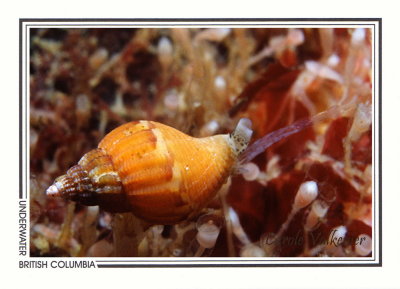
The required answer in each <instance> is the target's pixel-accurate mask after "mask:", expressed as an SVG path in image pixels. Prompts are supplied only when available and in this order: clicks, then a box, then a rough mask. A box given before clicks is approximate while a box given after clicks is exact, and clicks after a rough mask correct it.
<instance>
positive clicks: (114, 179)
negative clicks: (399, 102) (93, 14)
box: [29, 28, 374, 257]
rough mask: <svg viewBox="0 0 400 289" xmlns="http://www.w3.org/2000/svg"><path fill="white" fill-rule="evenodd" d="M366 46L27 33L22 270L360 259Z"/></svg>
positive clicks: (364, 219) (365, 221)
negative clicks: (42, 265)
mask: <svg viewBox="0 0 400 289" xmlns="http://www.w3.org/2000/svg"><path fill="white" fill-rule="evenodd" d="M371 37H372V36H371V31H370V30H368V29H363V28H356V29H355V28H348V29H347V28H296V29H292V28H190V29H189V28H173V29H170V28H157V29H156V28H135V29H133V28H132V29H131V28H101V29H100V28H93V29H73V28H70V29H62V28H46V29H44V28H41V29H31V30H30V64H29V65H30V148H29V149H30V221H31V228H30V230H31V240H30V241H31V242H30V246H31V247H30V253H31V256H74V257H78V256H93V257H106V256H121V257H122V256H142V257H147V256H149V257H155V256H161V257H200V256H204V257H273V256H276V257H287V256H293V257H296V256H299V257H300V256H303V257H306V256H321V257H327V256H335V257H341V256H346V257H356V256H371V254H372V227H373V221H372V199H373V194H374V192H373V189H372V172H373V167H372V139H373V133H372V126H373V122H372V109H371V106H372V85H373V84H372V69H371V66H372V56H371V54H372V48H371V45H372V43H371V42H372V39H371ZM321 116H323V117H321ZM240 119H242V122H240V121H239V120H240ZM243 119H248V120H250V121H251V124H250V122H247V121H246V120H243ZM139 120H143V121H142V122H137V121H139ZM304 120H306V122H304ZM132 121H133V122H132ZM307 121H308V122H307ZM130 122H132V123H130ZM127 123H130V124H127ZM238 123H239V124H240V125H238ZM306 123H307V124H306ZM122 125H124V126H122ZM121 126H122V128H126V130H122V129H121ZM237 127H239V128H240V129H239V130H238V129H237ZM250 127H251V130H252V132H251V133H249V132H248V130H247V129H250ZM293 127H296V128H299V132H297V131H296V133H293V134H290V133H286V132H287V131H293ZM116 128H117V130H115V131H113V130H114V129H116ZM172 128H173V129H172ZM175 129H176V130H175ZM177 131H180V132H177ZM110 132H111V133H110ZM235 132H236V134H235ZM109 133H110V135H108V134H109ZM183 135H185V137H184V136H183ZM216 135H223V137H214V136H216ZM267 135H268V137H265V136H267ZM186 137H187V138H186ZM192 137H193V138H192ZM183 139H185V142H186V139H187V141H190V144H188V145H186V144H185V145H183V142H184V141H183ZM160 140H162V141H160ZM204 140H212V141H211V142H206V141H204ZM249 140H250V143H249V144H248V147H247V143H248V141H249ZM132 141H133V142H135V146H133V145H132ZM128 142H129V143H128ZM118 146H121V147H122V149H123V150H122V149H120V148H118ZM246 148H247V150H246ZM131 150H132V151H131ZM88 152H89V154H91V156H90V158H89V157H88V155H86V156H87V157H83V156H85V154H87V153H88ZM93 152H95V153H96V154H94V153H93ZM104 152H106V154H104ZM160 152H162V153H163V154H161V153H160ZM166 152H168V154H167V153H166ZM133 153H135V154H136V155H135V157H133V155H132V154H133ZM108 155H110V156H112V158H108ZM144 155H145V156H150V155H151V158H148V159H146V161H144V162H142V163H141V162H140V160H142V157H143V156H144ZM93 156H95V157H93ZM82 157H83V158H82ZM81 158H82V159H81ZM88 159H89V160H92V159H95V160H96V161H94V162H91V163H90V162H88V161H87V160H88ZM80 160H81V161H80ZM130 160H132V161H131V162H130V163H129V161H130ZM133 160H134V161H133ZM128 163H129V165H128ZM77 164H79V166H80V168H78V167H77V166H75V165H77ZM95 164H96V165H97V164H100V165H99V166H100V167H101V170H100V169H99V170H97V171H93V174H92V175H90V171H91V170H92V169H93V168H94V167H95ZM160 164H162V166H163V169H162V170H161V169H158V168H159V167H160V166H161V165H160ZM174 164H175V166H174ZM73 166H75V167H73ZM118 166H120V167H121V169H119V168H117V167H118ZM71 167H73V168H75V169H71V170H70V171H69V172H70V173H71V175H72V176H74V177H72V178H69V179H68V181H65V180H63V183H62V184H63V185H64V184H72V185H71V186H72V187H74V186H75V187H74V188H75V189H76V192H80V191H79V190H81V191H82V190H83V189H81V188H83V185H85V186H84V188H85V189H84V191H85V192H87V191H89V190H92V191H95V190H97V189H99V188H100V189H101V190H106V191H107V192H113V193H114V195H118V196H121V194H122V193H123V194H125V193H127V192H128V191H129V190H130V189H128V187H129V188H131V189H132V190H134V191H135V192H136V193H135V194H136V195H134V196H133V197H132V196H130V198H132V199H134V200H133V201H130V204H132V205H130V206H128V207H127V204H128V202H127V201H126V200H125V199H124V198H125V195H124V196H123V197H121V198H122V201H121V199H119V200H116V199H115V198H112V199H111V200H109V199H106V200H105V201H104V200H101V201H99V200H98V199H96V200H95V201H96V202H94V199H93V198H94V197H93V196H96V198H98V196H97V195H85V196H84V197H83V196H82V195H79V194H77V193H76V192H75V191H74V194H75V195H73V194H72V193H71V194H70V195H69V197H68V198H67V197H64V198H62V197H61V190H62V189H63V188H62V187H61V185H60V184H61V182H59V183H58V184H57V183H54V180H55V179H56V178H57V177H59V176H61V175H64V174H66V172H67V171H68V170H69V169H70V168H71ZM82 167H83V168H84V170H81V168H82ZM89 167H90V169H88V168H89ZM209 167H212V168H215V170H214V169H209ZM78 169H79V170H78ZM220 169H221V170H220ZM222 169H223V171H222ZM130 170H132V171H133V172H134V173H135V174H136V175H135V177H132V175H131V172H130ZM128 171H129V172H128ZM115 172H116V173H115ZM88 175H89V176H88ZM101 177H106V178H104V180H103V181H102V180H101ZM79 178H80V179H79ZM88 178H90V179H91V180H95V181H93V182H92V181H90V182H89V181H88ZM78 179H79V180H81V181H80V182H78V181H77V180H78ZM58 180H60V179H58ZM166 181H168V186H163V182H166ZM78 183H79V186H78V185H77V184H78ZM198 183H199V184H200V183H201V184H204V186H203V185H201V186H200V185H196V184H198ZM52 184H53V186H52ZM99 184H100V185H99ZM109 184H112V185H115V187H113V188H112V189H110V188H109V187H107V185H109ZM155 185H158V186H163V187H162V188H163V189H165V190H164V191H165V192H166V193H162V194H161V193H160V191H155V190H153V189H152V188H154V187H155ZM182 186H185V188H186V189H185V190H183V189H182ZM78 188H79V189H78ZM158 188H159V187H158ZM46 190H47V193H48V195H46ZM71 190H72V189H71ZM164 191H163V192H164ZM172 191H173V192H174V194H172V193H171V192H172ZM69 192H72V191H69ZM148 192H152V194H153V195H151V194H149V193H148ZM177 192H178V193H177ZM156 193H158V194H159V195H157V194H156ZM146 194H147V195H146ZM49 195H57V196H58V197H52V196H49ZM72 195H73V196H72ZM71 196H72V197H71ZM154 196H156V197H154ZM160 198H164V199H162V200H160ZM68 199H69V200H68ZM70 200H74V201H78V202H73V201H70ZM85 203H86V204H90V205H97V204H100V206H85ZM171 216H172V217H171Z"/></svg>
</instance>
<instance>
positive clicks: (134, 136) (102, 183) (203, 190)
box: [47, 121, 237, 224]
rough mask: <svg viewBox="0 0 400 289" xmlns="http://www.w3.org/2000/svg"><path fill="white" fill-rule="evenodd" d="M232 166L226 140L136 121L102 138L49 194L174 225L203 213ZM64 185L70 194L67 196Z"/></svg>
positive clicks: (232, 150) (232, 156)
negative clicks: (70, 189)
mask: <svg viewBox="0 0 400 289" xmlns="http://www.w3.org/2000/svg"><path fill="white" fill-rule="evenodd" d="M236 160H237V151H235V148H234V147H232V138H231V137H230V135H228V134H227V135H215V136H211V137H206V138H194V137H191V136H188V135H186V134H184V133H182V132H180V131H178V130H176V129H174V128H171V127H169V126H166V125H163V124H161V123H157V122H152V121H134V122H130V123H127V124H124V125H122V126H120V127H118V128H116V129H114V130H113V131H111V132H110V133H109V134H108V135H106V136H105V137H104V138H103V140H102V141H101V142H100V143H99V145H98V148H97V149H95V150H92V151H90V152H88V153H87V154H86V155H85V156H83V157H82V159H81V160H80V161H79V163H78V165H77V166H75V167H72V168H71V169H70V170H69V171H68V172H67V174H66V175H64V176H61V177H59V178H58V179H57V180H58V183H57V180H56V182H55V183H54V184H53V186H51V187H50V188H49V189H48V192H47V193H48V194H51V193H52V192H53V195H60V194H61V195H63V196H64V197H66V198H67V199H71V200H76V201H81V202H82V203H83V204H85V202H86V204H88V205H93V204H98V205H100V206H101V207H102V208H104V209H106V210H109V211H113V212H120V211H121V212H122V211H132V212H133V213H134V214H135V215H137V216H138V217H140V218H142V219H145V220H147V221H150V222H153V223H160V224H172V223H176V222H179V221H181V220H183V219H185V218H187V217H188V216H189V215H191V214H193V213H195V212H197V211H198V210H200V209H201V208H203V207H204V206H205V205H206V204H207V203H208V202H209V201H210V200H211V199H212V198H213V197H214V196H215V194H216V193H217V191H218V189H219V188H220V187H221V186H222V185H223V184H224V183H225V181H226V180H227V178H228V176H229V175H230V173H231V172H232V170H233V167H234V165H235V162H236ZM73 168H74V169H73ZM74 171H79V174H77V173H73V172H74ZM77 176H79V177H77ZM60 178H61V179H60ZM64 185H65V188H67V187H68V188H73V190H74V192H73V193H72V194H71V193H69V194H66V193H65V192H64V191H63V190H64V187H63V186H64ZM67 185H68V186H67ZM90 190H91V192H89V191H90ZM62 191H63V192H62ZM54 192H56V194H55V193H54ZM85 196H86V197H85ZM88 200H89V201H88Z"/></svg>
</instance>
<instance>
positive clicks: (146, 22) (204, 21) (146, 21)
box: [19, 18, 383, 268]
mask: <svg viewBox="0 0 400 289" xmlns="http://www.w3.org/2000/svg"><path fill="white" fill-rule="evenodd" d="M26 22H29V23H31V24H30V26H32V27H33V26H55V25H57V24H56V23H57V22H69V23H60V24H59V25H60V26H88V25H90V23H93V25H97V26H100V25H101V24H100V23H98V22H102V23H104V26H113V25H115V26H123V25H124V24H123V22H129V23H127V24H126V25H132V24H133V22H134V25H140V23H143V26H146V27H151V26H161V25H167V26H178V25H179V26H199V25H200V26H201V25H211V26H225V25H226V26H231V25H233V24H238V25H241V26H249V25H251V26H266V25H270V26H273V25H280V23H281V22H282V23H283V22H289V23H284V25H285V26H292V25H298V26H300V25H301V26H308V25H319V26H332V25H335V26H337V25H338V24H341V25H344V26H345V25H362V24H363V23H365V22H372V23H365V25H373V29H374V36H375V44H376V41H377V44H378V49H375V46H374V59H378V61H379V64H378V68H377V69H376V61H375V62H374V71H375V73H374V80H375V75H376V74H377V75H378V82H379V83H378V87H377V89H376V88H375V91H377V94H374V95H375V101H378V104H377V105H375V106H377V107H378V112H379V117H378V121H377V122H378V123H377V127H378V129H379V131H378V135H377V137H378V138H379V139H378V145H379V150H378V152H377V153H378V156H379V161H378V163H377V162H375V157H376V153H375V151H374V153H373V158H374V163H375V166H378V168H377V169H378V176H375V180H376V181H377V182H378V185H377V187H378V193H376V192H375V198H376V196H377V197H378V200H379V204H378V208H379V212H378V216H375V217H378V219H379V220H378V221H377V222H375V223H378V224H379V236H378V238H377V239H379V248H378V251H379V262H378V263H367V262H374V261H376V259H377V256H376V253H375V254H374V259H370V260H362V259H361V260H359V261H358V260H357V261H358V262H360V263H351V262H352V261H353V260H349V261H346V260H337V259H335V260H329V259H328V260H321V261H314V260H306V259H302V260H276V261H277V262H313V263H297V264H296V263H288V264H286V263H276V264H274V263H268V264H265V263H262V264H260V263H258V264H257V263H247V262H257V261H262V262H274V260H265V259H260V260H257V259H254V260H249V259H245V258H240V257H238V259H239V260H237V259H236V258H235V260H213V259H209V260H204V261H202V260H185V258H182V260H178V261H172V260H168V259H166V260H165V261H164V260H158V261H155V260H151V258H149V259H150V260H149V261H148V264H141V262H146V261H142V260H140V261H139V260H129V259H128V260H112V259H111V260H95V262H96V263H97V264H96V265H97V267H98V268H195V267H196V268H197V267H221V268H227V267H228V268H229V267H382V216H383V214H382V18H20V19H19V200H23V199H27V197H28V184H27V182H26V183H25V190H24V188H23V187H24V170H23V169H24V167H23V152H24V150H23V141H24V140H25V145H26V146H27V135H28V134H27V131H28V129H29V127H27V128H25V136H24V135H23V132H24V123H23V120H24V115H23V112H24V109H23V105H24V103H23V100H24V96H26V99H25V101H26V105H29V102H28V100H29V97H28V95H27V93H28V88H27V87H26V85H25V89H23V88H24V81H25V82H26V77H27V76H25V78H24V73H25V72H26V66H25V71H23V68H24V63H25V65H27V63H26V62H24V61H26V60H27V59H24V57H23V56H24V50H23V49H25V48H26V45H27V43H28V42H27V41H28V39H27V37H28V33H27V29H28V25H29V24H28V25H26V26H25V27H24V24H25V23H26ZM38 22H44V23H41V24H36V23H38ZM46 22H51V24H48V25H47V24H46ZM78 22H81V23H82V22H83V23H84V24H81V25H79V23H78ZM111 22H118V23H114V24H111ZM157 22H158V23H159V24H150V23H157ZM224 22H232V23H225V24H224ZM256 22H264V23H256ZM271 22H277V23H271ZM294 22H333V23H294ZM346 22H353V23H346ZM354 22H355V23H354ZM357 22H360V23H357ZM373 22H375V23H373ZM71 23H72V24H71ZM376 25H378V31H379V35H378V37H376V31H375V28H376ZM23 28H25V47H23V40H24V39H23V35H24V33H23V32H24V30H23ZM111 28H112V27H111ZM376 53H378V58H376V55H375V54H376ZM25 57H27V54H26V53H25ZM375 82H376V81H375ZM375 84H376V83H375ZM26 108H27V107H26ZM25 111H26V113H27V111H28V110H27V109H26V110H25ZM25 117H27V116H25ZM26 119H27V118H25V120H26ZM374 121H375V119H374ZM374 124H375V123H374ZM375 125H376V124H375ZM375 127H376V126H375ZM24 137H25V138H24ZM375 137H376V133H374V135H373V138H374V139H375ZM374 144H375V141H374ZM374 148H375V147H374ZM375 149H376V148H375ZM28 152H29V149H27V150H26V155H27V154H28ZM25 161H26V166H27V167H29V163H28V162H27V160H25ZM375 171H376V169H375V170H374V173H375ZM25 172H26V168H25ZM27 176H28V175H26V177H27ZM24 192H25V194H24ZM376 194H377V195H376ZM376 205H377V204H376V203H375V206H376ZM373 230H374V235H375V236H376V226H374V228H373ZM375 245H376V242H375ZM28 258H31V257H28ZM231 261H233V262H243V264H238V263H231V264H229V263H228V264H226V263H214V264H209V263H207V264H204V263H202V262H231ZM354 261H355V260H354ZM364 261H365V262H366V263H363V262H364ZM173 262H177V263H173ZM183 262H185V263H184V264H182V263H183ZM188 262H191V263H188ZM326 262H327V263H326ZM329 262H346V263H329ZM113 263H119V264H113ZM121 263H129V264H121ZM138 263H140V264H138Z"/></svg>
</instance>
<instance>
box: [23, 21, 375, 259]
mask: <svg viewBox="0 0 400 289" xmlns="http://www.w3.org/2000/svg"><path fill="white" fill-rule="evenodd" d="M71 20H73V19H71ZM265 20H266V21H267V22H257V21H241V22H240V24H238V22H237V21H226V22H225V21H217V22H213V21H177V22H169V21H165V22H158V21H154V22H152V21H145V22H142V21H126V22H125V21H107V22H101V21H98V20H93V21H90V20H85V21H84V22H81V23H78V22H75V21H70V22H68V21H61V22H58V21H54V22H49V21H24V22H23V26H22V45H23V46H22V47H23V48H24V49H22V56H23V61H22V66H23V70H22V71H23V72H24V73H23V77H22V84H23V85H22V88H23V90H22V91H23V94H22V98H23V102H22V103H23V104H25V105H22V110H23V115H22V120H23V130H22V131H23V136H22V145H23V167H25V168H26V169H25V170H23V195H24V196H27V205H28V206H27V212H28V222H29V201H28V200H29V173H30V172H29V165H27V164H29V163H30V162H29V146H28V142H29V129H27V128H29V115H30V114H29V113H30V110H29V107H30V105H29V93H30V92H29V87H30V85H29V77H27V76H28V75H29V41H26V39H29V28H33V27H34V28H40V27H57V28H100V27H101V28H106V27H111V26H112V27H113V28H127V27H129V28H133V27H135V28H138V27H146V28H160V27H175V28H179V27H188V26H190V27H191V28H195V27H222V26H229V27H234V28H244V27H255V28H282V27H285V28H287V27H288V25H290V27H291V28H294V27H296V28H300V27H305V26H306V27H310V28H311V27H312V28H317V27H327V26H329V27H332V26H333V27H341V28H354V27H357V28H359V27H363V28H371V31H372V36H373V37H372V39H373V41H374V46H373V53H372V55H375V58H374V57H372V58H373V59H372V61H373V62H372V69H373V72H372V75H373V79H374V80H375V81H373V85H372V91H373V97H372V99H373V107H374V110H373V119H374V120H375V121H374V124H373V137H374V142H373V152H374V153H375V155H374V156H375V163H374V162H373V171H374V177H373V188H374V193H373V194H374V197H373V199H374V201H373V202H372V209H373V212H374V213H373V223H374V226H373V228H372V234H373V236H372V239H373V242H374V243H373V246H374V250H373V254H372V257H357V258H350V257H344V258H332V257H331V258H322V257H321V258H314V257H309V258H300V257H292V258H172V257H168V258H132V257H131V258H107V259H105V258H92V259H90V260H96V263H97V265H100V266H101V265H113V266H114V265H115V266H129V265H132V266H144V267H145V266H154V267H164V266H171V267H174V266H187V267H196V266H207V265H208V266H210V267H211V266H221V267H223V266H227V267H229V266H243V267H252V266H266V267H268V266H293V267H296V266H352V265H353V266H365V265H378V264H379V262H380V260H381V256H380V255H379V237H380V236H379V231H380V228H379V219H378V216H379V205H377V204H378V198H379V195H378V192H379V181H376V178H377V176H379V154H378V152H379V128H378V123H379V117H380V115H379V107H378V105H379V102H378V101H376V100H377V99H378V98H379V71H378V68H379V55H378V53H379V41H378V39H379V23H378V22H377V21H352V20H349V21H347V20H343V21H320V20H316V21H312V20H308V21H304V22H303V21H296V20H293V21H284V22H283V21H271V22H269V21H268V19H265ZM343 23H345V24H343ZM374 25H375V26H374ZM271 26H272V27H271ZM374 27H375V29H374ZM26 64H28V65H26ZM26 190H28V192H27V191H26ZM27 237H28V240H30V236H29V232H28V236H27ZM28 256H29V247H28ZM30 259H32V258H30ZM41 259H42V258H34V260H41ZM60 259H62V258H60ZM84 259H85V258H68V261H69V260H79V261H81V260H84ZM21 260H22V259H21ZM24 260H25V258H24ZM44 260H47V259H44Z"/></svg>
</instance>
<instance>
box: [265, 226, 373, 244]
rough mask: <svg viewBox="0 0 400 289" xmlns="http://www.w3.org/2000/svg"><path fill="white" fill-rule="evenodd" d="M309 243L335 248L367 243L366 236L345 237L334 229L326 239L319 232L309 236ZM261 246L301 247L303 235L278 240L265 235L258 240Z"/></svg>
mask: <svg viewBox="0 0 400 289" xmlns="http://www.w3.org/2000/svg"><path fill="white" fill-rule="evenodd" d="M310 237H311V239H310V241H311V242H312V243H314V244H320V245H326V246H335V247H339V246H341V245H342V244H343V243H346V244H354V245H355V246H357V245H363V243H365V242H367V241H368V240H367V236H366V235H360V236H357V237H350V236H346V234H345V232H343V230H342V229H341V228H335V229H333V230H332V231H331V233H330V235H329V237H328V238H326V237H325V236H324V235H323V234H322V233H321V232H318V233H314V234H310ZM260 242H261V245H264V246H265V245H279V246H303V245H304V244H305V240H304V234H303V233H302V232H300V231H299V232H298V233H297V234H296V235H293V236H282V237H280V238H276V235H275V234H273V233H269V234H266V235H265V236H264V237H262V238H261V240H260Z"/></svg>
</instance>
